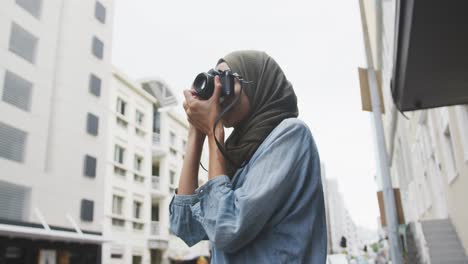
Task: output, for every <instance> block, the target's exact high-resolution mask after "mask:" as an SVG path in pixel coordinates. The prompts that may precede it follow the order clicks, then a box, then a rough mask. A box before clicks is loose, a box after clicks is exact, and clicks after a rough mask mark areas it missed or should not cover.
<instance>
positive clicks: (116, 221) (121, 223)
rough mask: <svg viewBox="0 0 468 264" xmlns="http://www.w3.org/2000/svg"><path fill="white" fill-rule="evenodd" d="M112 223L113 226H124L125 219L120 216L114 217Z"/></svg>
mask: <svg viewBox="0 0 468 264" xmlns="http://www.w3.org/2000/svg"><path fill="white" fill-rule="evenodd" d="M112 225H113V226H124V225H125V220H123V219H119V218H112Z"/></svg>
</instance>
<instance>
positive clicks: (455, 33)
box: [392, 0, 468, 111]
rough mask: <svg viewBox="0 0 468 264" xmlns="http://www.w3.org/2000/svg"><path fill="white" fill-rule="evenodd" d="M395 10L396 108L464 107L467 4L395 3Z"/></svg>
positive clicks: (467, 69)
mask: <svg viewBox="0 0 468 264" xmlns="http://www.w3.org/2000/svg"><path fill="white" fill-rule="evenodd" d="M396 8H397V9H396V34H395V57H394V69H393V78H392V95H393V99H394V101H395V104H396V106H397V107H398V109H400V110H401V111H409V110H417V109H426V108H433V107H440V106H448V105H455V104H468V34H467V33H468V15H467V11H468V1H440V0H399V1H397V7H396Z"/></svg>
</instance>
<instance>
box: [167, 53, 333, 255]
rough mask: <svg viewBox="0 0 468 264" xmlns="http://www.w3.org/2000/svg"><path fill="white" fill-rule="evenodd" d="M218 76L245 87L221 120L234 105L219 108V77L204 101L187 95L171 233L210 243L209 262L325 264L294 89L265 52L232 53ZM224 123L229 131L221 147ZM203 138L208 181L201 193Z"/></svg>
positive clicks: (319, 194) (305, 132)
mask: <svg viewBox="0 0 468 264" xmlns="http://www.w3.org/2000/svg"><path fill="white" fill-rule="evenodd" d="M216 69H217V70H219V71H225V70H230V71H232V72H235V73H238V74H239V75H240V76H242V78H243V80H245V81H243V80H242V79H238V80H236V82H235V95H236V97H237V96H240V99H239V100H238V101H237V103H236V105H235V106H234V107H233V108H232V109H231V110H230V111H228V112H227V113H226V114H225V115H224V116H223V118H222V119H221V122H219V123H216V122H215V121H216V118H217V117H218V115H219V113H220V111H221V110H222V109H224V108H225V107H226V106H227V105H229V104H230V103H231V102H232V100H229V99H228V100H225V101H223V103H222V104H220V103H219V102H220V100H219V98H220V94H221V82H220V80H219V78H218V77H216V78H215V90H214V93H213V96H212V97H211V98H210V99H208V100H199V98H197V96H196V95H195V94H194V91H193V90H190V91H189V90H187V91H184V95H185V99H186V101H185V102H184V109H185V111H186V113H187V118H188V120H189V123H190V129H189V136H188V142H187V149H186V155H185V160H184V164H183V167H182V172H181V176H180V181H179V188H178V191H177V194H176V195H175V196H174V197H173V199H172V201H171V205H170V209H169V210H170V223H171V231H172V232H173V233H174V234H176V235H177V236H178V237H180V238H181V239H182V240H184V241H185V242H186V243H187V245H189V246H192V245H194V244H196V243H197V242H199V241H201V240H206V239H209V240H210V241H211V245H212V263H325V261H326V251H327V250H326V247H327V246H326V245H327V237H326V223H325V222H326V221H325V208H324V200H323V191H322V184H321V179H320V160H319V156H318V153H317V149H316V146H315V143H314V141H313V138H312V135H311V134H310V131H309V129H308V128H307V126H306V125H305V124H304V123H303V122H301V121H299V120H298V119H296V117H297V115H298V109H297V100H296V95H295V94H294V91H293V88H292V85H291V84H290V82H289V81H288V80H287V79H286V77H285V75H284V73H283V72H282V70H281V68H280V67H279V66H278V64H277V63H276V62H275V61H274V60H273V59H272V58H271V57H269V56H268V55H267V54H265V53H264V52H258V51H238V52H233V53H231V54H229V55H227V56H226V57H224V58H223V59H221V60H220V61H219V62H218V65H217V66H216ZM241 88H243V89H241ZM241 91H242V92H241ZM215 125H216V129H213V127H214V126H215ZM223 126H224V127H233V128H234V130H233V132H232V134H231V135H230V136H229V138H228V139H227V141H226V142H225V143H224V129H223ZM205 138H207V140H208V147H209V164H208V178H209V180H208V182H207V183H206V184H204V185H203V186H201V187H198V166H199V162H200V156H201V151H202V147H203V143H204V140H205ZM216 140H217V141H218V142H219V143H220V146H218V145H217V143H216ZM221 149H224V150H225V154H226V155H227V156H226V157H225V156H224V155H223V153H222V152H221Z"/></svg>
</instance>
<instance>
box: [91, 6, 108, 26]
mask: <svg viewBox="0 0 468 264" xmlns="http://www.w3.org/2000/svg"><path fill="white" fill-rule="evenodd" d="M94 16H95V17H96V19H97V20H99V21H100V22H101V23H103V24H104V23H106V8H105V7H104V5H103V4H102V3H101V2H99V1H96V6H95V8H94Z"/></svg>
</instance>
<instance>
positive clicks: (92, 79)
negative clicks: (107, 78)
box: [89, 73, 102, 97]
mask: <svg viewBox="0 0 468 264" xmlns="http://www.w3.org/2000/svg"><path fill="white" fill-rule="evenodd" d="M101 85H102V81H101V78H99V77H97V76H96V75H94V74H92V73H91V74H90V75H89V92H90V93H92V94H94V95H95V96H97V97H99V96H100V95H101Z"/></svg>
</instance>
